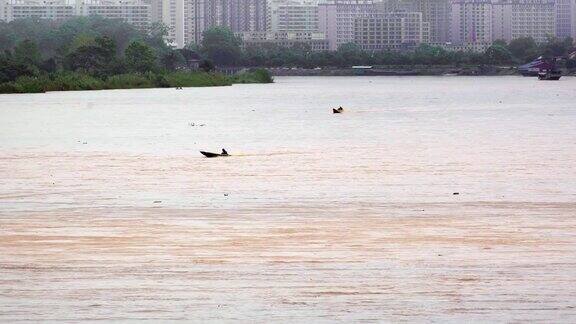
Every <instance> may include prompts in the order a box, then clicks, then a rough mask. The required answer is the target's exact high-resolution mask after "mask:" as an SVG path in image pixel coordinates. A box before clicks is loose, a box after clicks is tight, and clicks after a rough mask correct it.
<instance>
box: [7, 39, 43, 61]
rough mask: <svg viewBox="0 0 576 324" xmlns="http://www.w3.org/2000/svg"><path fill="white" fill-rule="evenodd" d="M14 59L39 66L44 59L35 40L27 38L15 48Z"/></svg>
mask: <svg viewBox="0 0 576 324" xmlns="http://www.w3.org/2000/svg"><path fill="white" fill-rule="evenodd" d="M13 57H14V60H15V61H16V62H18V63H21V64H29V65H34V66H37V65H39V64H40V62H41V61H42V55H41V54H40V50H39V49H38V45H36V43H35V42H33V41H31V40H29V39H26V40H24V41H22V42H20V43H18V45H16V47H15V48H14V56H13Z"/></svg>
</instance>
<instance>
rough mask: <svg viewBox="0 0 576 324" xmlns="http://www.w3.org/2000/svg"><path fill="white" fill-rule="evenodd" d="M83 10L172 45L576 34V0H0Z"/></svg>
mask: <svg viewBox="0 0 576 324" xmlns="http://www.w3.org/2000/svg"><path fill="white" fill-rule="evenodd" d="M89 15H100V16H103V17H105V18H111V19H122V20H124V21H126V22H128V23H130V24H133V25H134V26H136V27H137V28H139V29H146V28H147V27H148V26H150V25H151V24H152V23H162V24H164V25H166V26H167V27H168V35H167V37H166V41H167V42H168V43H169V44H171V45H173V46H175V47H177V48H181V47H184V46H186V45H188V44H198V43H199V42H200V41H201V39H202V34H203V32H204V31H205V30H206V29H208V28H210V27H213V26H225V27H228V28H230V30H231V31H232V32H234V33H236V34H238V35H239V36H240V37H241V38H242V39H243V40H244V41H245V42H247V43H258V42H259V41H262V40H266V41H267V42H272V43H274V42H277V43H279V44H284V45H285V44H288V43H289V44H294V43H295V42H296V43H297V42H301V43H310V40H311V39H314V40H315V41H316V42H317V41H319V40H324V42H323V43H317V46H315V47H314V50H325V49H329V50H336V49H337V48H338V47H339V46H340V45H342V44H344V43H349V42H353V43H356V44H358V45H359V46H360V47H362V48H364V49H369V50H384V49H388V50H404V49H409V48H412V47H414V46H417V45H419V44H432V45H436V46H442V47H445V48H447V49H462V48H465V49H466V48H467V49H472V50H476V49H479V50H482V49H484V48H485V47H486V46H489V45H490V44H492V43H493V42H494V41H496V40H504V41H507V42H509V41H511V40H514V39H517V38H521V37H531V38H533V39H534V40H535V41H536V42H537V43H543V42H545V41H546V40H547V39H548V38H549V37H552V36H555V37H560V38H565V37H572V38H576V37H575V36H576V24H575V21H576V0H320V1H316V0H0V20H4V21H11V20H15V19H20V18H26V17H38V18H45V19H54V20H64V19H68V18H71V17H73V16H89ZM414 33H416V34H417V37H416V36H414V35H415V34H414ZM288 40H289V42H288V43H287V41H288Z"/></svg>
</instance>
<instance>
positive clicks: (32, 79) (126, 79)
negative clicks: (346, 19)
mask: <svg viewBox="0 0 576 324" xmlns="http://www.w3.org/2000/svg"><path fill="white" fill-rule="evenodd" d="M272 82H273V79H272V74H271V73H270V72H269V71H268V70H265V69H256V70H254V71H248V72H244V73H240V74H237V75H233V76H227V75H224V74H220V73H209V72H164V73H154V72H146V73H125V74H118V75H112V76H108V77H105V78H102V79H101V78H97V77H94V76H91V75H89V74H86V73H81V72H69V71H61V72H55V73H51V74H44V75H40V76H21V77H18V78H17V79H16V80H14V81H9V82H4V83H0V94H2V93H3V94H7V93H44V92H49V91H79V90H112V89H145V88H169V87H216V86H231V85H233V84H237V83H272Z"/></svg>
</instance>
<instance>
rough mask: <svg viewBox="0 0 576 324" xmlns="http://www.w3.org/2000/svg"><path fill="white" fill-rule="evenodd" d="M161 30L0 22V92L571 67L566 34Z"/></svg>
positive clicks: (103, 22) (89, 20)
mask: <svg viewBox="0 0 576 324" xmlns="http://www.w3.org/2000/svg"><path fill="white" fill-rule="evenodd" d="M166 34H167V30H166V28H165V27H163V26H162V25H153V26H151V27H150V28H149V29H148V30H147V31H140V30H137V29H136V28H134V27H133V26H131V25H129V24H127V23H124V22H122V21H119V20H110V19H104V18H101V17H97V16H91V17H77V18H73V19H70V20H66V21H62V22H56V21H51V20H41V19H35V18H30V19H22V20H15V21H12V22H9V23H5V22H0V93H7V92H43V91H57V90H81V89H118V88H147V87H185V86H215V85H230V84H232V83H255V82H259V83H260V82H272V78H271V76H270V74H269V73H268V72H267V71H265V70H257V71H252V72H250V73H245V74H243V75H236V76H233V77H228V76H224V75H220V74H218V73H215V72H214V71H215V70H218V68H221V67H238V66H244V67H303V68H314V67H349V66H352V65H517V64H521V63H525V62H528V61H530V60H532V59H534V58H536V57H538V56H540V55H544V56H548V57H564V58H565V60H564V61H563V62H564V63H563V64H565V65H566V67H568V68H576V60H575V59H574V58H573V57H570V53H572V52H573V51H574V47H573V42H572V39H570V38H567V39H564V40H560V39H556V38H550V39H549V41H548V42H547V43H545V44H536V43H535V42H534V40H532V39H531V38H520V39H516V40H514V41H512V42H510V43H506V42H503V41H496V42H494V44H493V45H492V46H491V47H490V48H488V49H487V50H486V51H485V52H484V53H473V52H450V51H446V50H444V49H442V48H439V47H433V46H429V45H422V46H419V47H418V48H416V49H415V50H413V51H406V52H391V51H383V52H366V51H362V50H361V49H360V48H359V47H358V46H357V45H355V44H351V43H349V44H343V45H342V46H340V48H339V49H338V50H337V51H333V52H328V51H326V52H313V51H311V50H310V48H309V47H307V46H297V47H292V48H283V47H278V46H275V45H272V44H268V45H261V46H242V42H241V40H240V39H239V38H238V37H237V36H236V35H234V33H232V32H231V31H230V30H229V29H227V28H224V27H214V28H211V29H209V30H207V31H206V32H205V33H204V38H203V41H202V44H199V46H189V47H188V48H183V49H173V48H171V47H170V46H168V45H167V44H166V43H165V41H164V38H165V36H166ZM198 62H200V63H199V64H198ZM198 68H199V69H200V71H195V70H197V69H198ZM192 71H194V72H192Z"/></svg>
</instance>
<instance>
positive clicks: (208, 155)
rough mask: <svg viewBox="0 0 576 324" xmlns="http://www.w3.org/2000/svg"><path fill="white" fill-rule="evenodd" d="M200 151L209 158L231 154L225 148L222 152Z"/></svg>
mask: <svg viewBox="0 0 576 324" xmlns="http://www.w3.org/2000/svg"><path fill="white" fill-rule="evenodd" d="M200 153H202V155H204V156H205V157H207V158H215V157H219V156H230V154H228V152H226V150H225V149H222V153H212V152H205V151H200Z"/></svg>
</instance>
